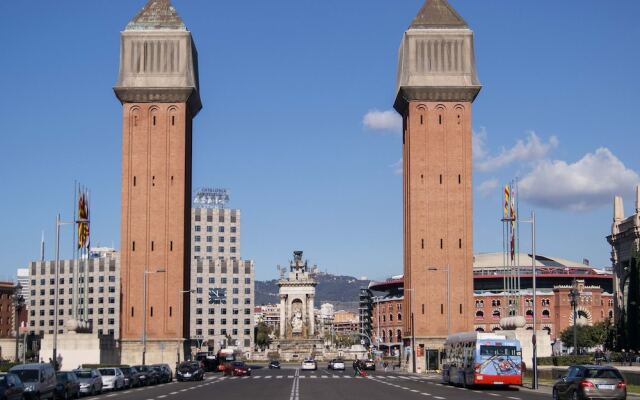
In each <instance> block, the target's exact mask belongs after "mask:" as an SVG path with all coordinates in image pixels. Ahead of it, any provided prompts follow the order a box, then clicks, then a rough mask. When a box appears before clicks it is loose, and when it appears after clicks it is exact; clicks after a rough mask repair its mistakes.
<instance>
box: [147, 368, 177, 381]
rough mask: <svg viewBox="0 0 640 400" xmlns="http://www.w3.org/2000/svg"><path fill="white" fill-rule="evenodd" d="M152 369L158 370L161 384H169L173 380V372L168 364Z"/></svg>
mask: <svg viewBox="0 0 640 400" xmlns="http://www.w3.org/2000/svg"><path fill="white" fill-rule="evenodd" d="M152 367H153V368H156V369H157V370H158V372H159V373H160V376H161V378H160V380H161V382H164V383H169V382H171V381H172V380H173V370H172V369H171V367H170V366H169V365H168V364H155V365H152Z"/></svg>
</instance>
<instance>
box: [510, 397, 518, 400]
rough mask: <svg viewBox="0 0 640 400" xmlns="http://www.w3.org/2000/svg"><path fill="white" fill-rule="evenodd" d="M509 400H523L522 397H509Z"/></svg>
mask: <svg viewBox="0 0 640 400" xmlns="http://www.w3.org/2000/svg"><path fill="white" fill-rule="evenodd" d="M507 399H513V400H522V399H521V398H520V397H507Z"/></svg>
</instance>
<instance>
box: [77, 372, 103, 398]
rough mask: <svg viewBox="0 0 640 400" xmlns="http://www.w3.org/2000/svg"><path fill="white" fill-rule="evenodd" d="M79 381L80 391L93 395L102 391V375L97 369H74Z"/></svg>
mask: <svg viewBox="0 0 640 400" xmlns="http://www.w3.org/2000/svg"><path fill="white" fill-rule="evenodd" d="M73 372H74V373H75V374H76V376H77V377H78V380H79V381H80V393H81V394H87V395H89V396H93V395H96V394H100V393H102V377H101V376H100V372H99V371H98V370H97V369H95V368H94V369H75V370H73Z"/></svg>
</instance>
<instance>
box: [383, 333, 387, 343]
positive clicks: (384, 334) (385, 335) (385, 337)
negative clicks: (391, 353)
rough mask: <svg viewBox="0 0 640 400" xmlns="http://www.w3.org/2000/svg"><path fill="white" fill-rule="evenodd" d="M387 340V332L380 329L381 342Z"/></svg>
mask: <svg viewBox="0 0 640 400" xmlns="http://www.w3.org/2000/svg"><path fill="white" fill-rule="evenodd" d="M386 341H387V332H385V331H382V342H383V343H384V342H386Z"/></svg>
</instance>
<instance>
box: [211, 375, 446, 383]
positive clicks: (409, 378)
mask: <svg viewBox="0 0 640 400" xmlns="http://www.w3.org/2000/svg"><path fill="white" fill-rule="evenodd" d="M294 378H296V376H295V375H251V376H242V377H240V376H212V377H208V378H207V379H208V380H214V379H215V380H237V379H242V380H257V379H260V380H270V379H294ZM297 378H298V379H380V380H389V381H392V380H396V381H402V380H405V381H417V382H424V381H433V380H439V379H440V377H435V376H433V377H432V376H421V377H417V376H400V375H368V376H367V377H362V376H353V375H349V374H344V375H327V374H311V375H299V376H298V377H297Z"/></svg>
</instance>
